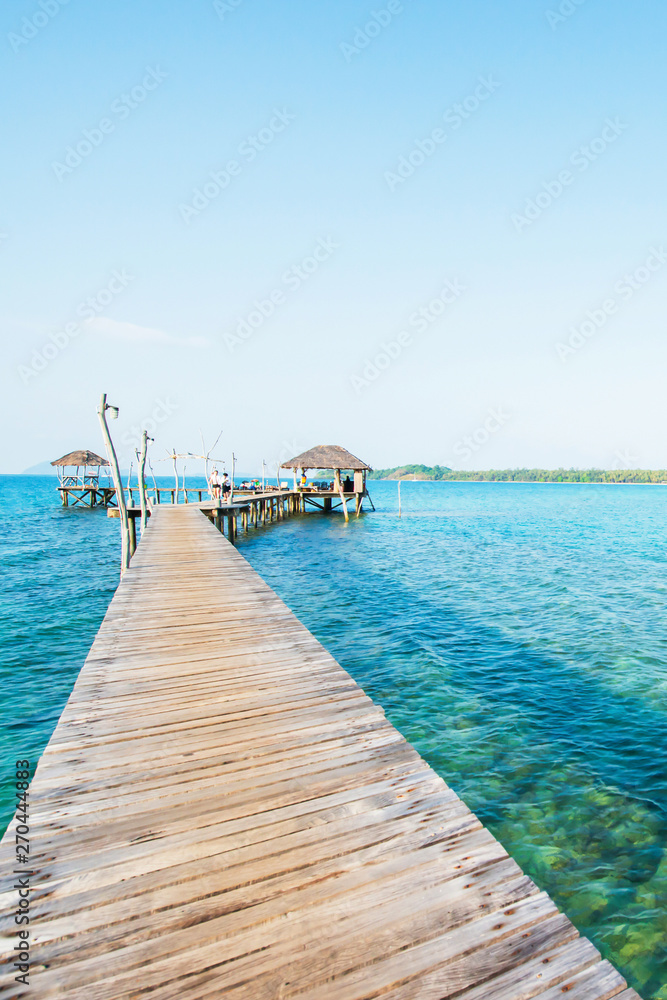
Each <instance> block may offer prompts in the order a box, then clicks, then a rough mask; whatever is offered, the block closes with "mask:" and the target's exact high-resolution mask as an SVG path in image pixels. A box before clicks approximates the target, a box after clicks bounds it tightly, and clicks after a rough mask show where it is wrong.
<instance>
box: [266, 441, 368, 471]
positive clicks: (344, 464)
mask: <svg viewBox="0 0 667 1000" xmlns="http://www.w3.org/2000/svg"><path fill="white" fill-rule="evenodd" d="M280 468H281V469H343V470H344V471H347V470H348V469H349V470H350V471H352V472H369V471H370V468H371V467H370V465H366V463H365V462H362V461H361V459H360V458H356V457H355V456H354V455H352V454H351V453H350V452H349V451H346V449H345V448H341V447H340V445H338V444H318V445H317V447H315V448H310V449H309V450H308V451H304V452H303V453H302V454H301V455H297V456H296V457H295V458H290V459H289V461H287V462H283V464H282V465H281V466H280Z"/></svg>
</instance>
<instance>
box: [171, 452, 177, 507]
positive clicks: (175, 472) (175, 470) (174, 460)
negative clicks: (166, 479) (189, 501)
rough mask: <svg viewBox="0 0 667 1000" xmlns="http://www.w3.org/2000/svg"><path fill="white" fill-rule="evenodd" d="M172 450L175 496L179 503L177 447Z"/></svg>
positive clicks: (175, 500) (175, 501)
mask: <svg viewBox="0 0 667 1000" xmlns="http://www.w3.org/2000/svg"><path fill="white" fill-rule="evenodd" d="M171 451H172V454H171V458H172V461H173V463H174V480H175V482H176V492H175V493H174V497H175V499H174V503H178V466H177V465H176V449H175V448H172V449H171Z"/></svg>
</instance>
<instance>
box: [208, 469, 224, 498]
mask: <svg viewBox="0 0 667 1000" xmlns="http://www.w3.org/2000/svg"><path fill="white" fill-rule="evenodd" d="M208 488H209V490H210V491H211V496H212V497H213V499H214V500H219V499H220V490H221V489H222V479H221V478H220V474H219V472H218V470H217V469H214V470H213V472H212V473H211V478H210V479H209V481H208Z"/></svg>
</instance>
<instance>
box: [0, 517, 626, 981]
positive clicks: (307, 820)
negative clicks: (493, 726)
mask: <svg viewBox="0 0 667 1000" xmlns="http://www.w3.org/2000/svg"><path fill="white" fill-rule="evenodd" d="M30 803H31V817H32V819H31V824H30V826H31V830H30V838H31V845H32V852H33V855H32V856H33V866H34V869H35V871H36V872H37V873H38V874H37V875H36V876H35V877H34V879H33V886H34V892H33V900H32V922H31V925H30V927H31V932H32V941H31V952H32V958H33V966H32V971H31V975H30V987H29V989H25V988H24V987H21V986H19V985H18V984H16V983H15V982H14V978H13V976H14V972H13V971H10V973H9V974H7V973H6V970H7V964H6V962H5V963H4V964H3V972H4V973H5V975H4V979H3V980H2V988H1V990H0V991H1V992H2V995H3V996H4V997H7V998H10V997H15V996H26V997H29V998H31V1000H42V998H47V997H67V998H70V1000H122V998H146V1000H182V998H186V1000H200V998H201V1000H204V998H210V1000H214V998H219V997H225V998H229V1000H288V998H299V1000H361V998H371V997H381V998H382V1000H439V998H444V997H451V996H456V997H457V998H458V1000H529V998H531V997H540V998H542V1000H555V998H559V1000H560V998H562V997H563V996H567V997H568V998H569V1000H575V998H577V1000H583V998H586V1000H603V998H608V997H618V998H619V1000H621V998H622V1000H630V998H635V1000H636V998H637V994H636V993H634V992H633V991H632V990H627V989H626V988H625V983H624V980H623V979H622V977H621V976H620V975H619V974H618V973H617V972H616V971H615V970H614V969H613V968H612V966H611V965H609V964H608V963H607V962H603V961H601V960H600V957H599V955H598V953H597V951H596V950H595V948H594V947H593V946H592V945H591V944H590V943H589V942H588V941H587V940H586V939H585V938H582V937H579V936H578V934H577V931H576V930H575V928H574V927H573V926H572V924H571V923H570V922H569V921H568V920H567V919H566V918H565V917H564V916H563V915H562V914H560V913H559V912H558V910H557V909H556V907H555V906H554V904H553V903H552V902H551V900H550V899H549V897H548V896H547V895H546V894H545V893H541V892H539V891H538V890H537V888H536V887H535V885H534V884H533V883H532V882H531V881H530V879H529V878H527V877H526V876H525V875H524V874H522V872H521V871H520V869H519V868H518V867H517V865H516V864H515V863H514V861H512V860H511V859H510V858H509V857H508V856H507V854H506V852H505V851H504V849H503V848H502V847H501V845H500V844H499V843H498V842H497V841H496V840H494V838H493V837H492V836H491V835H490V834H489V833H488V832H487V831H486V830H485V829H484V828H483V827H482V826H481V824H480V823H479V821H478V820H477V819H476V817H475V816H474V815H473V814H472V813H471V812H470V811H469V810H468V809H467V807H466V806H465V805H464V804H463V803H462V802H461V801H460V800H459V799H458V798H457V796H456V795H455V794H454V793H453V792H452V791H451V790H450V789H449V788H448V787H447V785H446V784H445V782H444V781H443V780H442V779H441V778H439V777H438V776H437V775H436V774H435V773H434V772H433V771H432V770H431V769H430V768H429V767H428V766H427V765H426V764H425V763H424V761H423V760H422V759H421V758H420V757H419V755H418V754H417V753H416V752H415V751H414V750H413V749H412V748H411V747H410V746H409V745H408V744H407V743H406V742H405V740H404V739H403V738H402V737H401V736H400V734H399V733H398V732H397V731H396V730H395V729H394V728H393V727H392V726H391V725H390V724H389V723H388V722H387V721H386V719H385V717H384V714H383V712H382V709H381V708H379V707H378V706H376V705H374V704H373V703H372V702H371V700H370V699H369V698H367V697H366V696H365V695H364V693H363V692H362V691H361V689H360V688H359V687H358V686H357V685H356V684H355V683H354V681H353V680H352V679H351V678H350V676H349V675H348V674H347V673H346V672H345V671H344V670H343V669H342V668H341V667H340V666H339V665H338V664H337V663H336V661H335V660H334V659H333V658H332V657H331V656H330V655H329V654H328V653H327V652H326V651H325V650H324V648H323V647H322V646H321V645H320V644H319V643H318V642H317V641H316V640H315V638H314V637H313V636H312V635H311V634H310V632H308V631H307V629H305V628H304V627H303V626H302V625H301V624H300V623H299V621H298V620H297V619H296V618H295V617H294V616H293V615H292V613H291V612H290V611H289V609H288V608H287V607H286V606H285V605H284V604H283V603H282V601H280V600H279V599H278V597H277V596H276V594H275V593H274V592H273V591H272V590H271V589H270V588H269V587H268V586H267V585H266V584H265V583H264V582H263V581H262V579H261V578H260V577H259V576H258V575H257V574H256V573H255V572H254V571H253V570H252V569H251V568H250V567H249V565H248V563H247V562H246V561H245V560H244V559H243V558H242V556H241V555H240V554H239V553H238V552H237V551H236V550H235V549H234V548H233V546H231V545H230V544H229V543H228V542H227V541H226V540H225V538H224V537H222V536H221V534H220V532H219V531H217V530H216V528H215V527H214V526H213V525H212V524H211V523H210V522H209V521H208V520H207V519H206V517H205V516H204V515H203V514H202V512H201V511H199V510H198V509H197V508H195V507H186V506H181V507H160V508H159V509H156V510H154V511H153V517H152V519H151V523H150V526H149V528H148V530H147V532H146V535H145V538H144V539H143V540H142V541H141V543H140V545H139V548H138V550H137V553H136V555H135V557H134V559H133V561H132V565H131V567H130V569H129V570H128V571H127V573H126V574H125V577H124V579H123V582H122V584H121V585H120V587H119V589H118V591H117V593H116V595H115V597H114V599H113V601H112V602H111V605H110V607H109V610H108V612H107V615H106V617H105V619H104V622H103V624H102V627H101V629H100V631H99V634H98V636H97V638H96V639H95V642H94V644H93V646H92V649H91V651H90V655H89V656H88V659H87V660H86V663H85V665H84V667H83V669H82V671H81V674H80V676H79V678H78V680H77V682H76V685H75V687H74V690H73V693H72V696H71V698H70V700H69V702H68V704H67V707H66V708H65V711H64V713H63V715H62V718H61V720H60V722H59V724H58V727H57V729H56V730H55V732H54V734H53V738H52V739H51V742H50V743H49V745H48V747H47V749H46V751H45V753H44V755H43V757H42V759H41V761H40V764H39V766H38V768H37V772H36V775H35V778H34V780H33V783H32V787H31V790H30ZM0 857H1V861H2V879H3V881H2V901H3V906H2V913H3V915H4V921H5V922H4V924H3V931H4V932H5V942H8V943H9V949H10V950H11V948H12V947H13V945H14V943H15V941H16V938H15V936H14V935H15V932H16V927H15V926H14V924H13V913H14V911H15V908H16V901H17V896H16V891H15V889H14V888H13V885H14V880H15V877H16V876H14V875H12V874H9V873H10V872H12V871H13V870H14V869H15V868H16V867H17V865H16V862H15V855H14V828H13V825H12V826H11V827H10V829H9V831H8V832H7V834H6V836H5V837H4V839H3V841H2V844H1V845H0ZM5 959H6V954H5Z"/></svg>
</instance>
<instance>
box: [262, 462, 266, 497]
mask: <svg viewBox="0 0 667 1000" xmlns="http://www.w3.org/2000/svg"><path fill="white" fill-rule="evenodd" d="M265 465H266V462H265V461H264V459H262V493H266V486H265V484H264V478H265V477H264V466H265Z"/></svg>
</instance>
